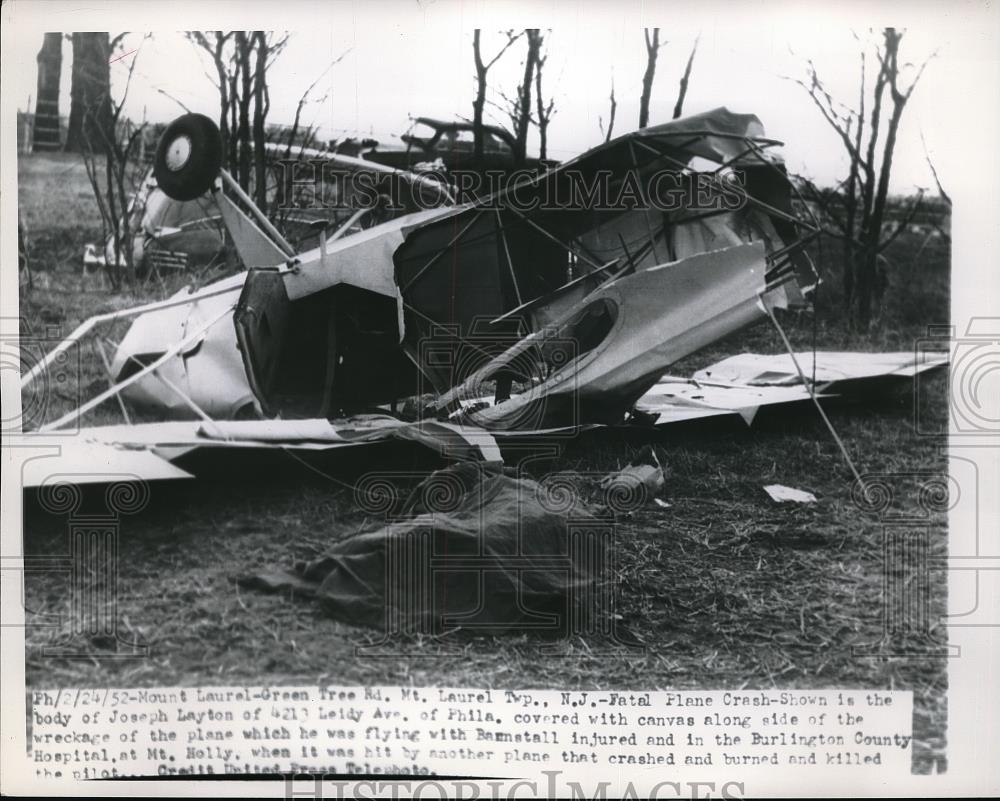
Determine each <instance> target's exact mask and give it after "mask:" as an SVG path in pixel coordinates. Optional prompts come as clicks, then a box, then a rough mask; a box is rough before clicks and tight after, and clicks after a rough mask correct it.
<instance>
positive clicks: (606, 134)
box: [597, 77, 618, 142]
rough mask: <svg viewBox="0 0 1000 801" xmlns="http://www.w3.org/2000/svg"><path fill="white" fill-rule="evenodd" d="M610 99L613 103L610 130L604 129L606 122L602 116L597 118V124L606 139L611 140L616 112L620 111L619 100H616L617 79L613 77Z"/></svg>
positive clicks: (609, 114) (609, 116)
mask: <svg viewBox="0 0 1000 801" xmlns="http://www.w3.org/2000/svg"><path fill="white" fill-rule="evenodd" d="M608 100H609V101H610V103H611V107H610V109H609V111H608V130H607V131H605V130H604V123H603V121H602V120H601V118H600V117H598V118H597V125H598V127H599V128H600V129H601V133H602V134H603V135H604V141H605V142H610V141H611V132H612V131H614V129H615V112H617V111H618V101H617V100H615V79H614V77H612V78H611V94H610V95H608Z"/></svg>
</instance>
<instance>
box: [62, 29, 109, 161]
mask: <svg viewBox="0 0 1000 801" xmlns="http://www.w3.org/2000/svg"><path fill="white" fill-rule="evenodd" d="M122 35H124V34H122ZM119 40H120V37H119ZM116 44H117V42H115V43H112V42H111V41H110V40H109V37H108V33H107V31H103V32H98V33H74V34H73V72H72V81H71V84H70V110H69V127H68V129H67V131H66V145H65V149H66V150H68V151H71V152H74V153H76V152H80V151H81V150H82V149H83V147H84V146H85V142H86V141H87V140H89V142H90V144H91V146H94V147H99V146H100V143H101V142H103V141H106V140H107V139H109V138H113V135H114V132H113V124H112V116H113V114H112V108H111V64H110V62H111V57H110V54H111V52H112V50H113V49H114V45H116ZM85 126H87V130H84V128H85Z"/></svg>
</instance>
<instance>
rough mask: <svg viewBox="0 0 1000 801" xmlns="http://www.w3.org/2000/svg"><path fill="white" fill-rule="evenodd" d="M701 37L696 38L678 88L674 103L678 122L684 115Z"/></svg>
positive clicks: (675, 116)
mask: <svg viewBox="0 0 1000 801" xmlns="http://www.w3.org/2000/svg"><path fill="white" fill-rule="evenodd" d="M700 39H701V36H700V35H699V36H696V37H695V40H694V45H692V47H691V55H689V56H688V60H687V64H686V65H685V66H684V74H683V75H681V82H680V86H679V87H678V88H677V102H676V103H674V119H675V120H676V119H677V118H679V117H680V116H681V114H683V113H684V99H685V98H686V97H687V91H688V81H690V80H691V67H693V66H694V56H695V53H697V52H698V41H699V40H700Z"/></svg>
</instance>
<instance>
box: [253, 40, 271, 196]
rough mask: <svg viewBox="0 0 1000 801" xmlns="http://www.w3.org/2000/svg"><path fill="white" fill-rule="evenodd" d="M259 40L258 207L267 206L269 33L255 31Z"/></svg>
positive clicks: (256, 82)
mask: <svg viewBox="0 0 1000 801" xmlns="http://www.w3.org/2000/svg"><path fill="white" fill-rule="evenodd" d="M254 37H255V38H256V40H257V60H256V65H255V67H254V84H253V178H254V198H255V199H256V203H257V206H258V208H261V209H266V208H267V176H266V170H267V161H266V158H265V152H264V141H265V139H266V138H267V132H266V130H265V126H264V123H265V119H266V116H267V109H266V107H265V104H264V95H265V94H266V92H267V74H266V73H267V54H268V45H267V34H266V33H264V31H254Z"/></svg>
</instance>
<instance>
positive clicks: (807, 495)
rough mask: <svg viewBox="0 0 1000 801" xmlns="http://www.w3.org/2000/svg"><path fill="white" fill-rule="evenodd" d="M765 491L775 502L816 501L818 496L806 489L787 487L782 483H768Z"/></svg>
mask: <svg viewBox="0 0 1000 801" xmlns="http://www.w3.org/2000/svg"><path fill="white" fill-rule="evenodd" d="M764 492H766V493H767V494H768V496H770V498H771V500H772V501H774V502H775V503H789V502H791V503H816V496H815V495H813V494H812V493H811V492H807V491H806V490H800V489H795V488H794V487H786V486H783V485H782V484H768V485H767V486H766V487H764Z"/></svg>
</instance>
